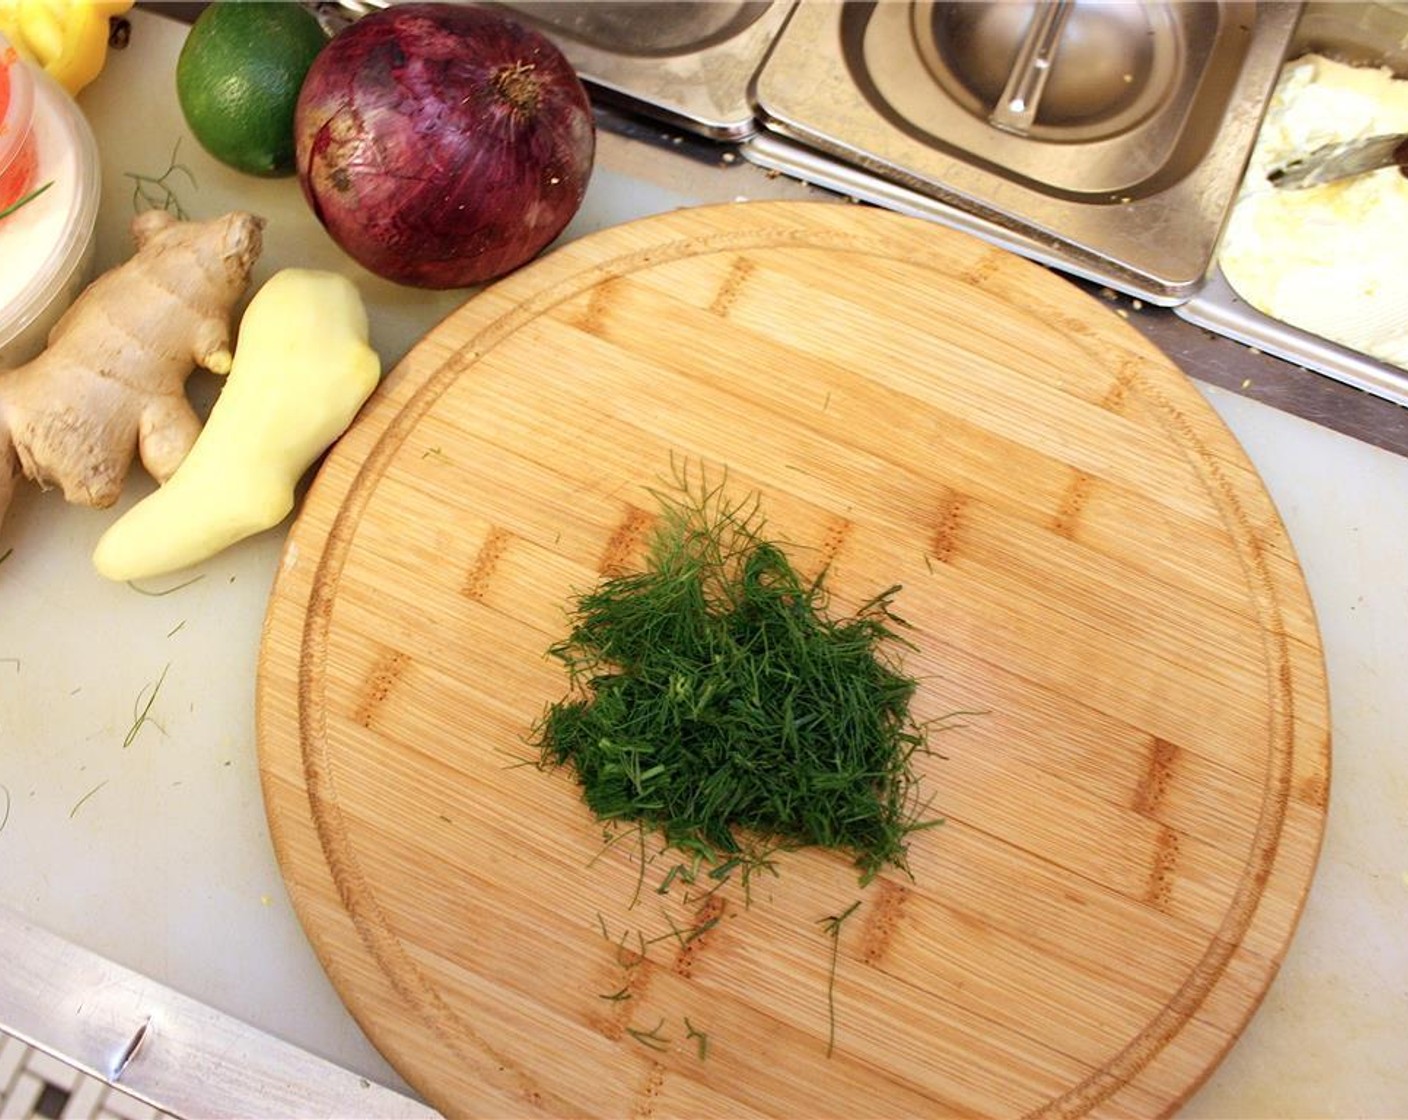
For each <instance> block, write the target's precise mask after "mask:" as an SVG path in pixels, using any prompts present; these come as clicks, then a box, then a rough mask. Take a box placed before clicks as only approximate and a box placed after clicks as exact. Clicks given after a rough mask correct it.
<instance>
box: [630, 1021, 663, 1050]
mask: <svg viewBox="0 0 1408 1120" xmlns="http://www.w3.org/2000/svg"><path fill="white" fill-rule="evenodd" d="M664 1025H665V1020H664V1019H661V1020H660V1022H658V1023H656V1024H655V1026H654V1027H652V1028H651V1029H650V1030H648V1031H643V1030H641V1029H640V1028H639V1027H627V1028H626V1033H627V1034H628V1035H630V1036H631V1037H632V1038H633V1039H635V1040H636V1041H637V1042H639V1043H640V1044H641V1045H642V1046H649V1047H650V1048H651V1049H652V1050H666V1049H668V1048H669V1046H670V1040H669V1039H668V1038H666V1037H665V1036H664V1035H662V1034H661V1033H660V1028H661V1027H663V1026H664Z"/></svg>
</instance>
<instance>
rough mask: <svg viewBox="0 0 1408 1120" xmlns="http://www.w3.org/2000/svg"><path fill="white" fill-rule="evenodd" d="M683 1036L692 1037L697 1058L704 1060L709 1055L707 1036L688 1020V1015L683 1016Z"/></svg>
mask: <svg viewBox="0 0 1408 1120" xmlns="http://www.w3.org/2000/svg"><path fill="white" fill-rule="evenodd" d="M684 1029H685V1038H686V1039H693V1040H694V1043H695V1049H696V1052H697V1053H698V1055H699V1060H700V1061H701V1062H702V1061H706V1060H707V1059H708V1057H709V1036H708V1035H707V1034H705V1033H704V1032H703V1031H701V1030H696V1029H695V1026H694V1024H693V1023H691V1022H690V1021H689V1016H688V1015H686V1016H685V1017H684Z"/></svg>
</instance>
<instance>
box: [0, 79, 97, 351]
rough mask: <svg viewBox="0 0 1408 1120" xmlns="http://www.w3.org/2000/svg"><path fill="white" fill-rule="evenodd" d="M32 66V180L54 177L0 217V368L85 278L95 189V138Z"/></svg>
mask: <svg viewBox="0 0 1408 1120" xmlns="http://www.w3.org/2000/svg"><path fill="white" fill-rule="evenodd" d="M21 65H28V64H26V63H21ZM30 71H31V75H32V77H33V78H34V92H35V98H34V131H35V135H36V137H37V140H38V146H39V159H38V170H37V172H36V175H35V180H34V181H35V183H36V184H37V185H40V186H42V185H43V184H45V183H50V184H52V185H51V186H49V187H48V188H47V189H46V190H45V191H44V193H43V194H41V195H39V196H38V197H37V198H35V199H33V200H32V201H30V202H28V203H26V204H25V205H24V206H22V207H21V208H20V209H19V210H17V211H15V212H14V213H12V214H11V215H10V216H9V217H7V218H0V369H5V368H8V367H11V366H16V365H20V364H22V363H24V362H26V361H28V360H29V359H30V358H32V357H34V355H35V354H37V353H38V352H39V351H40V350H42V349H43V347H44V343H45V340H46V338H47V337H48V333H49V330H50V328H51V327H52V326H53V324H54V322H55V321H56V320H57V319H58V318H59V316H60V315H62V314H63V312H64V311H65V310H66V309H67V308H68V306H69V304H70V303H72V302H73V300H74V299H75V298H77V296H78V293H79V292H80V291H81V290H82V289H83V287H84V285H86V284H87V282H88V278H89V277H88V271H89V269H90V268H91V265H92V258H93V239H94V228H95V225H96V222H97V217H98V202H99V197H100V194H101V189H100V188H101V170H100V167H99V162H98V145H97V141H96V140H95V139H94V137H93V131H92V129H91V128H90V127H89V126H88V121H87V118H86V117H84V115H83V112H82V110H81V109H79V107H78V104H77V102H75V101H74V100H73V98H72V97H71V96H70V95H69V94H68V93H67V92H66V91H65V90H64V89H63V88H62V87H61V86H60V85H59V84H58V83H57V82H55V81H54V80H53V79H52V78H50V77H49V76H48V75H47V74H44V73H43V72H42V71H40V70H38V69H36V68H33V67H31V68H30Z"/></svg>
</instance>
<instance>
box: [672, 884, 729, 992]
mask: <svg viewBox="0 0 1408 1120" xmlns="http://www.w3.org/2000/svg"><path fill="white" fill-rule="evenodd" d="M725 909H726V905H725V903H724V900H723V899H722V898H720V897H719V896H718V895H710V896H709V898H708V900H707V901H705V903H704V905H702V906H701V907H699V909H698V910H697V911H695V914H694V922H693V923H692V924H691V925H690V928H689V931H688V933H686V934H685V936H684V938H683V939H682V940H683V942H684V943H683V944H682V945H681V946H680V947H679V950H678V951H677V952H676V953H675V963H674V970H675V973H676V975H679V976H689V975H691V974H692V973H693V972H694V963H695V961H696V960H697V959H698V957H699V954H700V953H702V952H703V951H704V950H705V949H706V948H708V946H709V943H710V942H711V941H712V940H713V936H714V933H715V931H716V930H717V928H718V924H719V922H720V921H721V920H722V919H723V916H724V910H725Z"/></svg>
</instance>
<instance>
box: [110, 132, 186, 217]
mask: <svg viewBox="0 0 1408 1120" xmlns="http://www.w3.org/2000/svg"><path fill="white" fill-rule="evenodd" d="M180 150H181V139H180V137H177V139H176V143H175V144H173V145H172V147H171V159H170V161H169V162H168V163H167V165H166V170H165V171H163V172H162V173H161V174H160V175H142V174H140V173H138V172H136V171H126V172H123V174H124V175H126V176H127V178H129V179H131V180H132V209H133V210H134V211H135V212H138V213H140V212H141V211H142V210H143V209H146V210H165V211H166V212H167V213H169V214H170V215H171V216H172V217H174V218H179V219H180V220H182V221H185V219H186V218H188V217H189V216H190V215H189V214H187V213H186V209H185V207H183V206H182V205H181V200H180V198H179V197H177V195H176V190H175V188H174V187H173V186H172V184H171V177H172V176H173V175H175V174H176V173H177V172H178V171H179V172H180V173H181V174H182V175H184V176H185V177H186V179H187V180H188V181H189V182H190V185H191V186H192V187H193V188H195V189H197V190H198V189H199V187H197V185H196V177H195V175H194V174H193V173H192V172H191V169H190V168H189V167H187V166H186V165H185V164H184V163H177V162H176V153H177V152H179V151H180Z"/></svg>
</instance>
